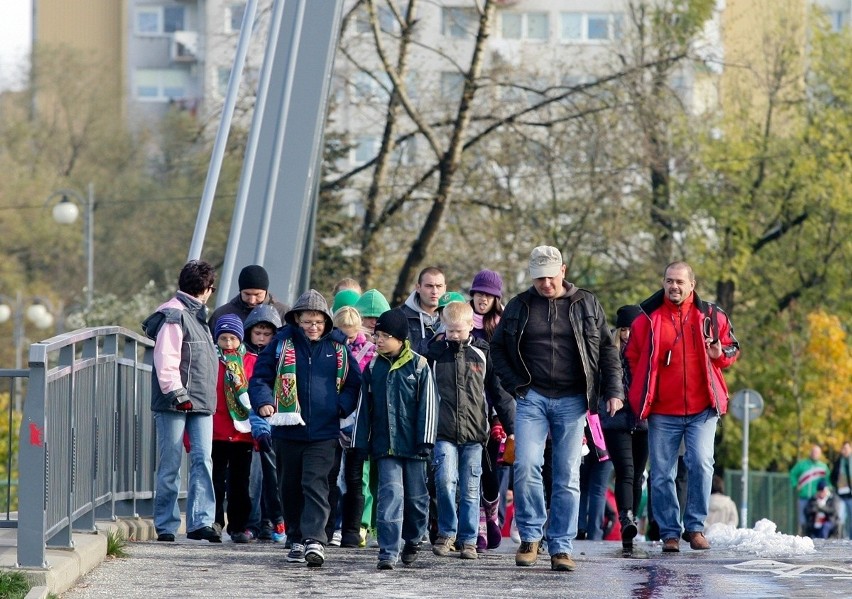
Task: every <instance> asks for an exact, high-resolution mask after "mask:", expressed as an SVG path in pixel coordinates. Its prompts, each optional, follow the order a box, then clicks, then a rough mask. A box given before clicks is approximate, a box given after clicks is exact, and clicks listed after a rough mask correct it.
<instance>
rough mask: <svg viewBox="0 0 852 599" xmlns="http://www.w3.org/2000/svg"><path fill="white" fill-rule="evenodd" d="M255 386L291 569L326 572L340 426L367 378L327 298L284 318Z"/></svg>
mask: <svg viewBox="0 0 852 599" xmlns="http://www.w3.org/2000/svg"><path fill="white" fill-rule="evenodd" d="M284 321H285V322H286V325H285V326H284V327H283V328H282V329H281V330H279V331H278V332H277V333H276V334H275V336H274V337H273V338H272V343H270V344H269V346H268V347H267V348H266V349H265V350H264V351H263V352H262V353H261V354H260V356H259V357H258V360H257V364H256V366H255V371H254V376H253V377H252V379H251V382H250V383H249V396H250V397H251V404H252V408H253V409H254V410H255V411H256V412H257V414H258V415H259V416H261V417H263V418H269V423H270V424H271V425H272V434H271V438H272V445H273V449H274V450H275V455H276V456H277V458H278V469H277V470H278V479H279V480H281V481H285V480H286V481H288V484H286V485H284V486H283V487H284V488H283V489H282V493H281V499H282V506H283V508H284V520H285V523H286V526H287V536H288V540H289V541H290V545H291V549H290V552H289V553H288V554H287V561H288V562H305V561H306V562H307V563H308V565H309V566H314V567H318V566H322V564H323V562H324V561H325V549H324V548H325V545H326V544H327V543H328V538H327V536H326V533H325V525H326V522H327V521H328V516H329V512H330V506H329V503H328V474H329V472H330V471H331V468H332V466H333V463H334V454H335V447H336V446H337V444H338V438H339V436H340V421H339V419H340V418H341V417H342V416H345V415H346V414H349V413H350V412H352V410H354V409H355V406H356V404H357V400H358V392H359V389H360V386H361V374H360V372H359V371H358V364H357V363H356V362H355V358H354V357H353V356H352V353H351V352H350V351H349V349H348V348H347V347H346V336H345V335H343V333H341V332H340V331H337V330H334V326H333V323H332V319H331V313H330V311H329V309H328V304H327V303H326V300H325V298H324V297H323V296H322V294H320V293H319V292H318V291H316V290H314V289H311V290H310V291H307V292H305V293H303V294H302V295H301V296H300V297H299V299H297V300H296V303H295V304H294V305H293V308H292V309H291V310H290V311H288V312H287V313H286V314H285V315H284Z"/></svg>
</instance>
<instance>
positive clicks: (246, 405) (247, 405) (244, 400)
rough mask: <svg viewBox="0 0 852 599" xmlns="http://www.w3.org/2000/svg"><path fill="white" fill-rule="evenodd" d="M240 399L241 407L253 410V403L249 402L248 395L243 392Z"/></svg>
mask: <svg viewBox="0 0 852 599" xmlns="http://www.w3.org/2000/svg"><path fill="white" fill-rule="evenodd" d="M238 399H239V402H240V405H241V406H243V407H244V408H245V409H246V410H250V409H251V402H250V401H249V396H248V393H246V392H245V391H243V392H242V393H240V397H239V398H238Z"/></svg>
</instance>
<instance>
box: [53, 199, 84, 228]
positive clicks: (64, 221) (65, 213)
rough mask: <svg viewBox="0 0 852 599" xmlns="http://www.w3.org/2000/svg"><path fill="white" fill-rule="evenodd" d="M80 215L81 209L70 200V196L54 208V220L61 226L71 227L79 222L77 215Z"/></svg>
mask: <svg viewBox="0 0 852 599" xmlns="http://www.w3.org/2000/svg"><path fill="white" fill-rule="evenodd" d="M78 214H80V209H79V208H77V204H75V203H74V202H72V201H71V200H69V199H68V196H62V200H61V201H60V202H59V203H58V204H56V206H54V207H53V220H55V221H56V222H58V223H59V224H61V225H70V224H71V223H73V222H74V221H75V220H77V215H78Z"/></svg>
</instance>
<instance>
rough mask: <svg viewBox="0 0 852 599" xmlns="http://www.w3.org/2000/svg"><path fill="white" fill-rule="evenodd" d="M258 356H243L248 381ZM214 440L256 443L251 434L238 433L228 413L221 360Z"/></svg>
mask: <svg viewBox="0 0 852 599" xmlns="http://www.w3.org/2000/svg"><path fill="white" fill-rule="evenodd" d="M256 361H257V354H253V353H251V352H246V353H245V354H244V355H243V370H244V371H245V373H246V380H248V379H250V378H251V375H252V372H254V363H255V362H256ZM213 440H214V441H237V442H241V443H254V439H253V438H252V436H251V433H238V432H237V429H235V428H234V420H233V419H232V418H231V414H230V412H228V406H227V404H226V403H225V365H224V364H222V361H221V360H219V375H218V378H217V379H216V413H215V414H213Z"/></svg>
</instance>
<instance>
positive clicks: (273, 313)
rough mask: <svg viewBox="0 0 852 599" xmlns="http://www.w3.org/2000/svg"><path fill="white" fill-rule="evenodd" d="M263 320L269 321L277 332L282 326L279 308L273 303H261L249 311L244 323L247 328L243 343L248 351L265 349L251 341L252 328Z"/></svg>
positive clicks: (256, 351)
mask: <svg viewBox="0 0 852 599" xmlns="http://www.w3.org/2000/svg"><path fill="white" fill-rule="evenodd" d="M261 322H265V323H268V324H269V325H271V326H272V327H273V328H274V329H275V331H276V332H277V331H278V329H280V328H281V326H282V322H281V315H280V314H279V313H278V310H276V309H275V308H274V307H273V306H272V304H260V305H259V306H255V307H254V309H253V310H252V311H251V312H249V315H248V317H247V318H246V319H245V322H244V323H243V328H244V329H245V339H243V345H245V346H246V350H247V351H249V352H251V353H253V354H259V353H260V352H261V351H263V347H258V346H257V345H255V344H254V343H252V342H251V328H252V327H253V326H255V325H256V324H260V323H261Z"/></svg>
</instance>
